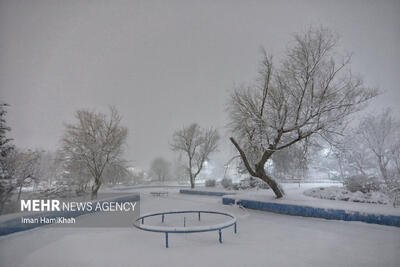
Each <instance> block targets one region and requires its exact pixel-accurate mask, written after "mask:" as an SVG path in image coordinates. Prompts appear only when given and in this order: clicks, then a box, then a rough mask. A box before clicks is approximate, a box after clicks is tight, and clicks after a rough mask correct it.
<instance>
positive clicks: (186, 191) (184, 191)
mask: <svg viewBox="0 0 400 267" xmlns="http://www.w3.org/2000/svg"><path fill="white" fill-rule="evenodd" d="M179 193H181V194H190V195H203V196H217V197H222V196H225V195H235V194H236V193H229V192H218V191H204V190H194V189H180V190H179Z"/></svg>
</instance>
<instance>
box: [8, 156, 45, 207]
mask: <svg viewBox="0 0 400 267" xmlns="http://www.w3.org/2000/svg"><path fill="white" fill-rule="evenodd" d="M39 159H40V153H39V152H38V151H31V150H27V151H15V161H16V163H15V164H16V165H15V172H14V177H15V180H16V183H17V186H18V197H17V201H19V200H20V198H21V193H22V188H23V187H25V186H29V185H32V183H33V182H35V181H37V180H38V179H39V171H40V166H39Z"/></svg>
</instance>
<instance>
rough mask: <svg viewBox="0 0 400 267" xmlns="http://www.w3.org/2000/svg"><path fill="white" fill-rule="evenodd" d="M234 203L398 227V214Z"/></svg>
mask: <svg viewBox="0 0 400 267" xmlns="http://www.w3.org/2000/svg"><path fill="white" fill-rule="evenodd" d="M236 203H238V204H240V205H242V206H243V207H245V208H248V209H255V210H263V211H271V212H276V213H281V214H289V215H297V216H305V217H315V218H323V219H328V220H343V221H360V222H366V223H373V224H380V225H389V226H396V227H400V216H395V215H381V214H374V213H364V212H358V211H346V210H340V209H324V208H314V207H310V206H300V205H292V204H283V203H272V202H262V201H256V200H246V199H241V200H238V201H237V202H236ZM222 204H225V205H229V204H235V199H233V198H229V197H223V198H222Z"/></svg>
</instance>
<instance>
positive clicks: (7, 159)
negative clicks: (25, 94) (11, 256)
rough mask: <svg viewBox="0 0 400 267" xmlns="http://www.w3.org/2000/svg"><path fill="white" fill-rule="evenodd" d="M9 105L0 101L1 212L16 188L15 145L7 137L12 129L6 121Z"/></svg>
mask: <svg viewBox="0 0 400 267" xmlns="http://www.w3.org/2000/svg"><path fill="white" fill-rule="evenodd" d="M8 106H9V105H8V104H6V103H0V214H1V213H2V212H3V211H4V206H5V205H6V203H7V202H8V201H9V199H10V198H11V196H12V194H13V191H14V190H15V188H16V183H15V182H14V179H13V178H14V176H13V173H14V171H15V164H14V163H15V161H14V160H13V159H12V157H11V155H13V154H14V153H13V151H14V150H15V147H14V145H13V144H12V143H11V141H12V139H11V138H8V137H7V133H8V132H9V131H10V130H11V128H10V127H8V126H7V123H6V114H7V110H6V108H7V107H8Z"/></svg>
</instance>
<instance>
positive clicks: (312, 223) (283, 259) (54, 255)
mask: <svg viewBox="0 0 400 267" xmlns="http://www.w3.org/2000/svg"><path fill="white" fill-rule="evenodd" d="M162 190H163V191H165V190H168V191H169V195H168V196H167V197H153V196H151V195H150V192H152V191H156V190H155V189H154V188H153V189H140V190H132V192H138V191H140V193H141V207H140V208H141V213H149V212H158V211H166V210H179V209H181V210H183V209H201V210H216V211H225V212H230V213H232V214H234V215H236V216H237V218H238V234H236V235H235V234H234V233H233V230H232V228H228V229H225V230H223V243H222V244H219V243H218V233H217V232H208V233H194V234H170V238H169V248H168V249H166V248H165V243H164V235H163V234H160V233H152V232H145V231H141V230H138V229H135V228H133V227H132V228H108V229H104V228H90V229H88V228H54V227H46V226H45V227H39V228H36V229H33V230H29V231H25V232H19V233H16V234H11V235H8V236H3V237H0V266H7V267H8V266H9V267H12V266H41V267H47V266H49V267H53V266H96V267H98V266H191V267H194V266H399V264H400V253H399V251H400V228H396V227H390V226H380V225H373V224H366V223H361V222H344V221H330V220H324V219H316V218H306V217H297V216H287V215H281V214H274V213H269V212H262V211H253V210H243V209H240V208H238V207H233V206H226V205H222V203H221V198H220V197H210V196H198V195H184V194H179V193H178V189H162ZM293 190H294V189H293ZM125 192H126V191H125ZM125 192H124V193H125ZM128 192H129V191H128ZM260 193H261V192H260ZM288 193H289V192H288ZM335 202H336V201H335ZM345 203H346V202H345ZM104 218H105V219H106V217H104ZM98 219H99V217H98V216H92V215H85V216H81V217H79V218H78V221H79V220H85V221H91V220H98ZM206 219H207V218H206V217H204V220H206ZM178 221H179V220H178ZM212 221H213V219H212V218H210V222H212Z"/></svg>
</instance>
